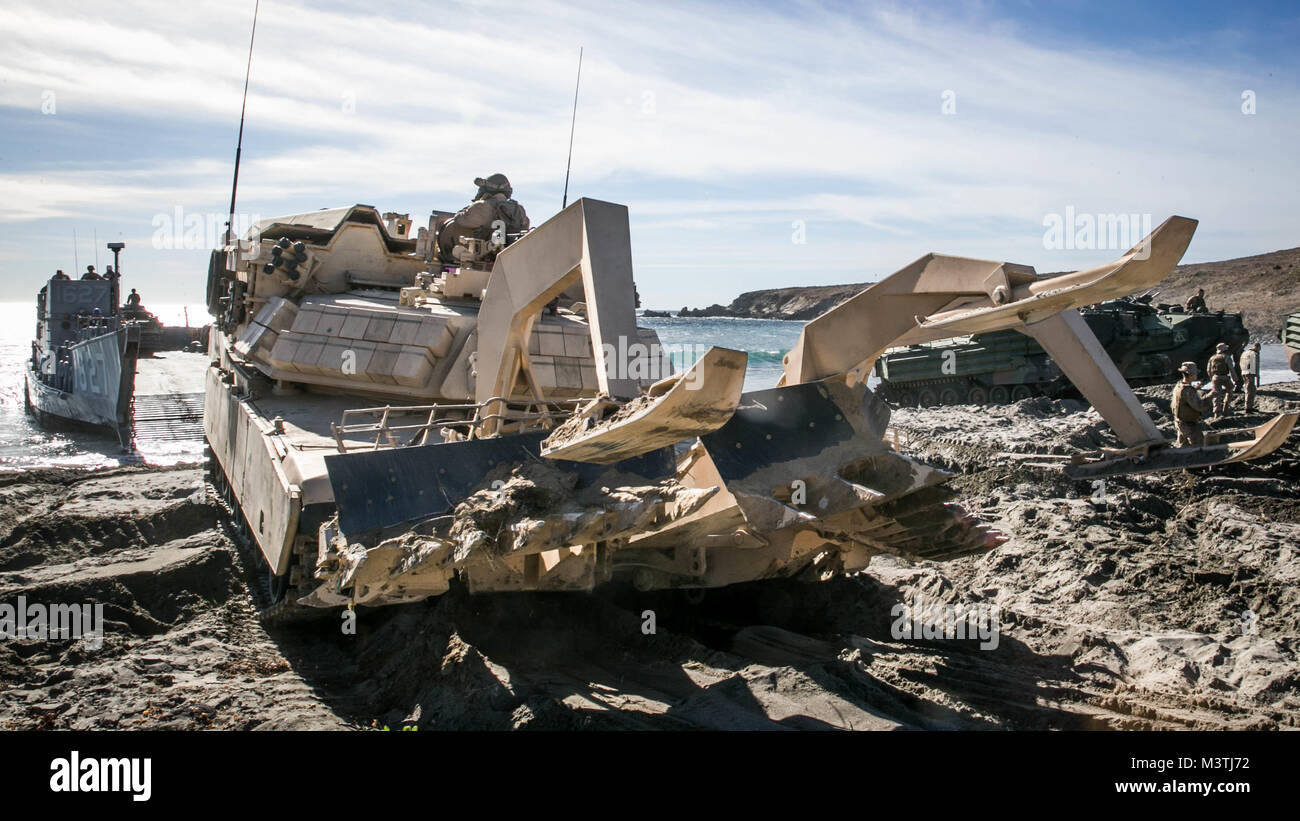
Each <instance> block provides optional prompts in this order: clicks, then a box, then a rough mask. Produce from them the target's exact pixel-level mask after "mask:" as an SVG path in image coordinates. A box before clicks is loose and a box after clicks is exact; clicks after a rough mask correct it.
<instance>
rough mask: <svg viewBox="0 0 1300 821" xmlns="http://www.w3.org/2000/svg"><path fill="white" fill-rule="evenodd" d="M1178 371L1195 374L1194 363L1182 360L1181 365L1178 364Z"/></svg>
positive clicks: (1190, 374)
mask: <svg viewBox="0 0 1300 821" xmlns="http://www.w3.org/2000/svg"><path fill="white" fill-rule="evenodd" d="M1178 372H1179V373H1185V374H1187V375H1188V376H1196V363H1195V362H1184V363H1183V364H1182V365H1179V366H1178Z"/></svg>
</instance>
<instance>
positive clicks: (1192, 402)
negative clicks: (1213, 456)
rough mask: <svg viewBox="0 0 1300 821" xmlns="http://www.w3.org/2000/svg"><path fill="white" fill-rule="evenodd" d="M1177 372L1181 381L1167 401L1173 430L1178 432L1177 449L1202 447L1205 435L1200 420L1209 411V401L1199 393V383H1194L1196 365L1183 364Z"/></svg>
mask: <svg viewBox="0 0 1300 821" xmlns="http://www.w3.org/2000/svg"><path fill="white" fill-rule="evenodd" d="M1178 372H1179V373H1181V374H1182V375H1183V378H1182V380H1181V381H1180V382H1179V383H1178V384H1177V385H1174V393H1173V396H1172V397H1171V398H1170V401H1169V410H1170V411H1171V412H1172V413H1173V415H1174V430H1176V431H1177V432H1178V447H1180V448H1181V447H1184V446H1187V445H1202V444H1204V443H1205V435H1204V434H1203V433H1202V432H1201V418H1202V417H1203V416H1205V412H1206V411H1207V410H1209V409H1210V408H1209V401H1208V399H1207V398H1206V397H1205V395H1204V394H1202V393H1201V390H1200V386H1201V384H1202V383H1201V382H1195V381H1193V380H1195V379H1196V363H1195V362H1184V363H1183V364H1182V366H1181V367H1179V369H1178Z"/></svg>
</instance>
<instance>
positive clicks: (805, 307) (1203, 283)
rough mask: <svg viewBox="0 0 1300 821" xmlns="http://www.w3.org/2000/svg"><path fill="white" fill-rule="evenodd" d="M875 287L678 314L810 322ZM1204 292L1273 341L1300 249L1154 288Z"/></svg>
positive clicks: (826, 288)
mask: <svg viewBox="0 0 1300 821" xmlns="http://www.w3.org/2000/svg"><path fill="white" fill-rule="evenodd" d="M870 284H871V283H858V284H855V285H814V286H808V287H802V288H769V289H767V290H764V291H748V292H746V293H743V294H741V295H740V296H738V297H736V298H735V299H734V300H732V302H731V304H730V305H726V306H723V305H710V306H709V307H707V308H697V309H693V310H692V309H690V308H682V310H681V311H680V312H679V314H678V315H679V316H692V317H714V316H727V317H745V318H750V319H796V320H808V319H812V318H813V317H816V316H820V315H821V314H823V313H825V312H826V311H829V310H830V309H831V308H834V307H835V306H836V305H839V304H840V303H841V302H843V301H844V300H846V299H848V298H849V297H851V296H854V295H855V294H858V293H860V292H861V291H862V290H863V289H864V288H866V287H867V286H868V285H870ZM1197 288H1204V289H1205V301H1206V302H1207V303H1208V304H1209V307H1210V310H1211V311H1218V310H1224V311H1228V312H1229V313H1241V314H1244V316H1243V320H1244V322H1245V324H1246V327H1247V328H1248V329H1249V330H1250V333H1251V336H1252V337H1253V338H1255V339H1259V340H1261V341H1264V342H1272V341H1274V340H1275V337H1276V333H1277V329H1278V328H1279V327H1281V323H1282V317H1283V316H1285V315H1286V314H1289V313H1293V312H1295V311H1300V248H1291V249H1289V250H1285V251H1272V252H1270V253H1267V254H1257V255H1255V256H1250V257H1238V258H1237V259H1227V260H1222V261H1219V262H1196V263H1191V264H1187V265H1179V266H1178V267H1177V268H1175V269H1174V270H1173V272H1172V273H1170V274H1169V276H1168V277H1166V278H1165V279H1164V280H1163V281H1162V282H1161V283H1160V284H1159V285H1157V286H1156V288H1155V290H1156V291H1158V292H1159V296H1157V297H1156V301H1157V302H1171V303H1180V304H1181V303H1183V302H1185V301H1186V300H1187V298H1188V297H1189V296H1191V295H1192V294H1194V293H1196V289H1197Z"/></svg>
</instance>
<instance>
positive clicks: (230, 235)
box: [226, 0, 262, 242]
mask: <svg viewBox="0 0 1300 821" xmlns="http://www.w3.org/2000/svg"><path fill="white" fill-rule="evenodd" d="M261 5H262V0H257V2H255V3H254V4H253V31H252V33H251V34H249V35H248V65H247V66H246V67H245V68H244V101H243V102H242V103H241V104H240V106H239V139H238V141H236V143H235V179H234V181H233V182H231V183H230V219H228V220H226V242H234V241H235V193H236V192H237V191H238V190H239V158H240V155H241V154H242V153H243V151H244V112H245V111H246V110H247V109H248V78H249V76H250V75H251V74H252V72H253V38H255V37H256V36H257V12H258V9H259V8H261Z"/></svg>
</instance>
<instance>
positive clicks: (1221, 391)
mask: <svg viewBox="0 0 1300 821" xmlns="http://www.w3.org/2000/svg"><path fill="white" fill-rule="evenodd" d="M1214 351H1215V353H1214V356H1211V357H1210V361H1209V362H1208V363H1206V366H1205V370H1206V371H1207V372H1208V374H1209V377H1210V396H1211V397H1212V398H1213V400H1214V415H1215V417H1216V418H1218V417H1222V416H1225V415H1226V414H1227V413H1228V394H1229V393H1231V392H1232V390H1233V389H1234V386H1233V379H1232V357H1231V355H1230V354H1231V352H1232V349H1231V348H1229V347H1228V343H1226V342H1220V343H1219V344H1218V345H1217V346H1216V347H1215V349H1214Z"/></svg>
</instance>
